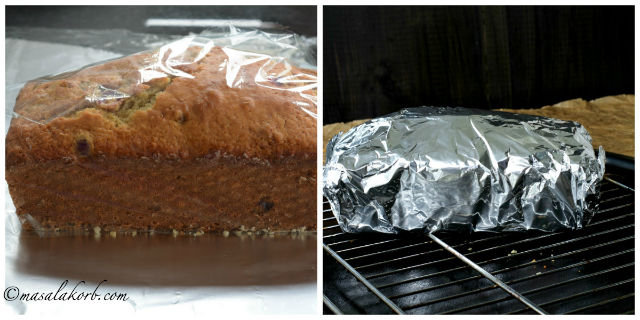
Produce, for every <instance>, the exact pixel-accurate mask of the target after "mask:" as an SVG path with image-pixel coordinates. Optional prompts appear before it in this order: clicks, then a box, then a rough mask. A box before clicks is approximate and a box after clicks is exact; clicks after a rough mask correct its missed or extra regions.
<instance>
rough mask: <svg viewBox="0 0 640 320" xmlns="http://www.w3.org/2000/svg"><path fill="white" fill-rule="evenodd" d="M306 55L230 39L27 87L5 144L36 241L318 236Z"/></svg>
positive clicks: (176, 46)
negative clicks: (57, 233) (99, 236)
mask: <svg viewBox="0 0 640 320" xmlns="http://www.w3.org/2000/svg"><path fill="white" fill-rule="evenodd" d="M308 48H309V47H308V46H307V45H306V44H301V43H299V38H298V37H297V36H295V35H293V34H269V33H265V32H260V31H239V30H236V29H233V28H232V29H231V33H229V34H226V35H222V36H218V37H215V38H210V37H203V36H189V37H185V38H182V39H179V40H176V41H172V42H170V43H168V44H166V45H163V46H161V47H159V48H157V49H152V50H147V51H144V52H141V53H137V54H133V55H129V56H125V57H122V58H117V59H113V60H110V61H106V62H99V63H95V64H93V65H90V66H87V67H84V68H81V69H79V70H75V71H70V72H66V73H62V74H58V75H54V76H47V77H42V78H38V79H36V80H33V81H30V82H28V83H26V84H25V85H24V87H23V88H22V89H21V91H20V94H19V95H18V97H17V99H16V104H15V107H14V109H13V114H12V115H13V117H14V118H13V119H12V121H11V126H10V129H9V131H8V133H7V138H6V141H7V143H6V146H7V147H6V151H7V152H6V154H7V157H6V159H7V181H8V182H9V187H10V191H11V194H12V197H13V199H14V201H16V206H17V208H18V214H19V215H20V217H21V218H22V219H23V220H24V221H26V222H28V223H29V225H30V226H31V227H33V229H37V230H48V229H65V230H67V229H71V230H74V231H75V230H80V231H87V230H89V231H91V230H102V231H107V232H111V231H118V232H119V231H125V232H130V231H148V232H153V231H161V232H183V231H184V232H188V233H199V232H202V231H204V232H206V231H217V232H222V231H234V230H240V231H251V232H259V233H269V232H271V231H294V232H298V231H299V228H303V229H304V228H306V229H307V230H311V229H313V228H315V214H312V213H311V212H312V211H313V213H315V178H316V176H315V174H316V173H315V170H313V169H314V168H315V161H314V160H315V149H316V148H315V145H316V142H315V133H316V130H315V128H316V117H317V116H316V112H317V105H316V104H317V100H316V88H317V77H316V73H315V71H314V70H312V69H311V68H313V65H312V64H310V62H309V61H308V58H309V53H308V52H307V51H306V50H307V49H308ZM292 61H293V62H292ZM294 62H295V64H294ZM296 64H297V65H298V66H296ZM304 67H306V68H304ZM178 161H184V162H183V163H179V162H178ZM158 163H162V164H163V165H162V166H158V165H157V164H158ZM187 168H188V169H187ZM40 170H44V171H48V172H51V173H52V174H50V175H45V174H43V172H42V171H40ZM124 176H126V179H122V177H124ZM71 177H73V179H70V178H71ZM234 178H235V179H240V180H242V181H239V182H237V183H236V182H234V181H232V180H233V179H234ZM136 181H137V182H136ZM269 184H272V185H269ZM123 191H124V192H123ZM302 199H306V201H302ZM61 208H64V209H61ZM86 211H90V212H91V214H85V212H86ZM58 212H64V213H61V214H56V213H58ZM65 215H66V216H67V217H68V218H66V219H65V218H64V216H65ZM92 215H93V216H92ZM229 216H233V217H234V218H233V219H232V218H229ZM245 227H246V230H244V229H245ZM96 228H97V229H96ZM105 228H107V229H105Z"/></svg>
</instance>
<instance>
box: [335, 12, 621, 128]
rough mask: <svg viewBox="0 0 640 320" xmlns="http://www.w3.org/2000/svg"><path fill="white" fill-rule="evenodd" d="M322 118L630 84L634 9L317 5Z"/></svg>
mask: <svg viewBox="0 0 640 320" xmlns="http://www.w3.org/2000/svg"><path fill="white" fill-rule="evenodd" d="M323 15H324V27H323V28H324V122H325V123H333V122H337V121H350V120H354V119H361V118H369V117H373V116H380V115H383V114H387V113H390V112H393V111H396V110H398V109H400V108H403V107H415V106H422V105H444V106H465V107H475V108H499V107H511V108H531V107H540V106H543V105H548V104H553V103H556V102H560V101H563V100H567V99H573V98H583V99H594V98H598V97H601V96H606V95H614V94H622V93H633V92H634V8H633V7H632V6H626V7H585V6H582V7H516V6H509V7H496V6H492V7H341V6H335V7H333V6H332V7H327V6H325V7H324V14H323Z"/></svg>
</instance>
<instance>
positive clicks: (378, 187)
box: [323, 107, 605, 233]
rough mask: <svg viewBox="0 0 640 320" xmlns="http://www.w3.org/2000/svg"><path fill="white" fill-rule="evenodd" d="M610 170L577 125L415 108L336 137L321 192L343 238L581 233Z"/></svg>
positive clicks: (498, 114)
mask: <svg viewBox="0 0 640 320" xmlns="http://www.w3.org/2000/svg"><path fill="white" fill-rule="evenodd" d="M604 163H605V153H604V150H603V149H602V147H600V149H599V150H598V152H597V153H596V152H595V151H594V150H593V148H592V146H591V137H590V136H589V133H588V132H587V130H586V129H585V128H584V127H583V126H582V125H580V124H579V123H577V122H571V121H562V120H557V119H550V118H544V117H537V116H529V115H519V114H511V113H502V112H491V111H483V110H474V109H464V108H444V107H423V108H412V109H405V110H402V111H400V112H397V113H393V114H390V115H388V116H386V117H381V118H377V119H373V120H371V121H368V122H366V123H364V124H362V125H360V126H357V127H355V128H353V129H351V130H349V131H348V132H346V133H342V134H339V135H337V136H335V137H334V138H333V139H332V140H331V141H330V142H329V144H328V145H327V161H326V165H325V168H324V172H323V178H324V187H323V191H324V195H325V196H326V197H327V198H328V200H329V202H330V204H331V208H332V210H333V213H334V215H335V216H336V218H337V220H338V222H339V224H340V227H341V228H342V229H343V230H344V231H345V232H368V231H376V232H383V233H399V232H403V231H419V230H420V231H424V232H435V231H438V230H458V231H460V230H463V231H523V230H540V231H558V230H562V229H579V228H581V227H583V226H585V225H586V224H587V223H588V222H589V220H590V219H591V217H592V216H593V214H594V213H595V211H596V210H597V208H598V201H599V186H600V181H601V180H602V177H603V174H604Z"/></svg>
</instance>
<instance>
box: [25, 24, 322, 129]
mask: <svg viewBox="0 0 640 320" xmlns="http://www.w3.org/2000/svg"><path fill="white" fill-rule="evenodd" d="M214 48H215V49H221V50H222V53H217V52H214ZM216 54H217V55H222V57H220V58H218V59H211V60H212V61H216V62H219V65H218V66H217V67H218V71H219V72H220V73H224V74H225V78H226V84H227V86H228V87H230V88H242V87H243V86H251V85H258V86H261V87H265V88H269V89H273V90H276V91H278V90H284V91H291V92H296V93H299V95H300V99H299V101H292V102H293V103H295V104H296V105H298V106H299V107H300V108H301V109H303V110H305V112H307V113H308V114H309V115H310V116H311V117H314V118H315V117H316V103H317V100H316V95H315V90H316V88H317V77H316V74H315V72H310V71H308V70H304V69H298V68H296V67H293V66H292V64H291V63H290V62H289V61H290V60H293V61H296V62H298V63H299V64H301V65H302V67H307V68H309V67H313V66H312V65H309V64H307V63H305V60H304V59H305V57H306V55H308V54H307V53H306V52H305V51H303V50H301V49H300V47H299V45H298V44H297V39H296V36H295V35H275V34H268V33H264V32H259V31H250V32H239V31H237V30H236V31H235V33H232V34H230V35H227V36H225V37H220V38H206V37H202V36H189V37H185V38H182V39H179V40H176V41H173V42H171V43H168V44H166V45H163V46H161V47H160V48H158V49H155V50H149V51H146V52H142V53H139V54H134V55H131V56H127V57H124V58H118V59H114V60H112V61H110V62H100V63H98V64H96V65H94V66H88V67H86V68H82V69H80V70H77V71H71V72H66V73H63V74H59V75H54V76H47V77H42V78H39V79H36V80H33V81H31V82H29V83H27V84H26V85H25V88H23V91H28V92H29V93H30V94H29V96H26V97H25V95H26V94H23V95H22V96H19V98H18V101H17V103H16V105H15V108H14V115H15V116H16V117H24V118H26V119H28V120H31V121H34V122H38V123H43V124H44V123H48V122H49V121H51V120H53V119H55V118H58V117H65V116H69V115H71V114H73V113H76V112H78V111H80V110H82V109H86V108H97V109H101V110H104V111H107V112H112V113H117V112H118V111H119V110H121V109H123V108H125V107H127V105H126V102H127V100H130V99H129V98H132V97H137V96H141V97H145V98H146V97H147V96H148V95H154V94H156V93H157V92H158V91H161V90H163V89H164V88H165V87H166V86H167V85H168V84H169V83H170V82H171V81H172V80H173V79H175V78H191V79H193V78H195V75H194V74H193V73H194V72H197V71H200V69H199V63H201V61H202V60H203V59H204V58H205V57H207V56H212V55H216ZM285 57H286V58H285Z"/></svg>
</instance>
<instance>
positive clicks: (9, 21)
mask: <svg viewBox="0 0 640 320" xmlns="http://www.w3.org/2000/svg"><path fill="white" fill-rule="evenodd" d="M5 14H6V19H5V21H6V25H7V26H13V27H46V28H65V29H112V28H114V27H117V28H121V29H127V30H129V31H133V32H140V33H154V34H178V35H179V34H187V33H189V32H200V31H202V30H203V29H204V28H197V27H191V28H184V27H183V28H176V27H170V28H169V27H145V21H146V20H147V19H149V18H165V19H167V18H169V19H170V18H174V19H260V20H262V21H268V22H274V23H277V24H279V25H280V27H278V28H276V29H279V30H289V31H292V32H295V33H298V34H302V35H305V36H308V37H315V36H316V27H317V17H316V14H317V9H316V7H315V6H7V7H6V11H5Z"/></svg>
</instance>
